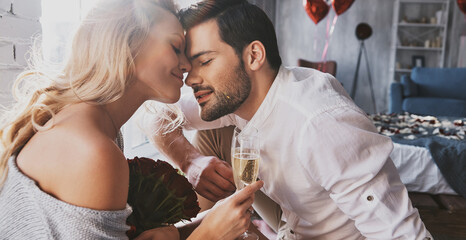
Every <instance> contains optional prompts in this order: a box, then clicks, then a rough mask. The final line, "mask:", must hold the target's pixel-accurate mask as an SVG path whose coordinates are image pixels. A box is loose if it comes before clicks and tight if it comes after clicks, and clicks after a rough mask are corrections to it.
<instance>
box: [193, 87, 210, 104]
mask: <svg viewBox="0 0 466 240" xmlns="http://www.w3.org/2000/svg"><path fill="white" fill-rule="evenodd" d="M212 93H213V92H212V91H210V90H202V91H198V92H195V93H194V96H195V97H196V100H197V102H198V103H199V104H201V103H203V102H206V101H207V100H208V99H209V97H210V96H211V95H212Z"/></svg>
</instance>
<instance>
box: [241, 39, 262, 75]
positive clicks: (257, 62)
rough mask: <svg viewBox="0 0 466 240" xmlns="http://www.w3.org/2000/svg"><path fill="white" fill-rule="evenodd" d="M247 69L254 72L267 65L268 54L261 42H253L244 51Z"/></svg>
mask: <svg viewBox="0 0 466 240" xmlns="http://www.w3.org/2000/svg"><path fill="white" fill-rule="evenodd" d="M243 57H244V62H245V65H247V66H245V67H247V68H249V69H251V70H252V71H256V70H259V69H260V68H261V67H262V66H263V65H264V63H265V60H266V52H265V47H264V45H263V44H262V43H261V42H260V41H257V40H256V41H253V42H251V43H250V44H249V45H248V46H246V48H245V49H244V53H243Z"/></svg>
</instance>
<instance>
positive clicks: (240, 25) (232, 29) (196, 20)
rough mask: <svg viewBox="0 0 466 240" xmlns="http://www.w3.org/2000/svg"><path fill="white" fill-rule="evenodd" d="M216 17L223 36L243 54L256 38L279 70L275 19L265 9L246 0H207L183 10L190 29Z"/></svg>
mask: <svg viewBox="0 0 466 240" xmlns="http://www.w3.org/2000/svg"><path fill="white" fill-rule="evenodd" d="M211 19H216V21H217V25H218V28H219V34H220V37H221V38H222V40H223V41H224V42H226V43H227V44H228V45H230V46H231V47H232V48H233V49H234V50H235V52H236V54H237V55H238V56H239V57H240V59H241V57H242V55H243V54H242V53H243V49H244V48H245V47H246V46H247V45H248V44H250V43H251V42H253V41H256V40H257V41H260V42H261V43H262V44H263V45H264V47H265V51H266V56H267V60H268V62H269V64H270V66H271V67H272V68H273V69H275V70H278V69H279V68H280V65H281V64H282V59H281V58H280V54H279V52H278V44H277V37H276V35H275V29H274V27H273V24H272V22H271V21H270V19H269V18H268V17H267V15H266V14H265V12H264V11H262V9H260V8H259V7H257V6H256V5H253V4H250V3H249V2H248V1H246V0H204V1H201V2H199V3H197V4H193V5H191V7H189V8H187V9H183V10H181V11H180V20H181V23H182V25H183V27H184V28H185V29H186V30H189V29H190V28H192V27H194V26H196V25H198V24H201V23H204V22H206V21H208V20H211Z"/></svg>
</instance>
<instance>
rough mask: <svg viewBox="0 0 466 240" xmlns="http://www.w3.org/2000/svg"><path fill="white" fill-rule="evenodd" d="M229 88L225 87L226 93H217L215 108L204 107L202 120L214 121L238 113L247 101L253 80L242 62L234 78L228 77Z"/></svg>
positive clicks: (235, 71) (215, 95) (234, 73)
mask: <svg viewBox="0 0 466 240" xmlns="http://www.w3.org/2000/svg"><path fill="white" fill-rule="evenodd" d="M226 78H228V80H227V81H225V82H226V83H227V84H228V86H223V87H224V89H225V91H224V92H219V91H215V92H214V96H213V97H215V99H216V101H215V102H214V105H213V106H206V105H207V104H206V105H204V106H203V107H201V108H202V110H201V118H202V120H204V121H213V120H215V119H218V118H220V117H223V116H225V115H227V114H230V113H233V112H234V111H236V110H237V109H238V108H239V107H240V106H241V104H243V103H244V101H246V99H247V98H248V96H249V94H250V93H251V79H250V78H249V76H248V74H247V73H246V70H245V69H244V63H243V62H241V63H240V64H238V66H237V67H236V68H235V70H234V71H233V76H231V75H229V76H226Z"/></svg>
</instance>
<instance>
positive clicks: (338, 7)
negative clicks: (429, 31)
mask: <svg viewBox="0 0 466 240" xmlns="http://www.w3.org/2000/svg"><path fill="white" fill-rule="evenodd" d="M458 1H465V0H458ZM353 3H354V0H333V4H332V5H333V9H335V12H336V13H337V15H341V14H343V13H344V12H346V10H348V8H350V7H351V5H352V4H353Z"/></svg>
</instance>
